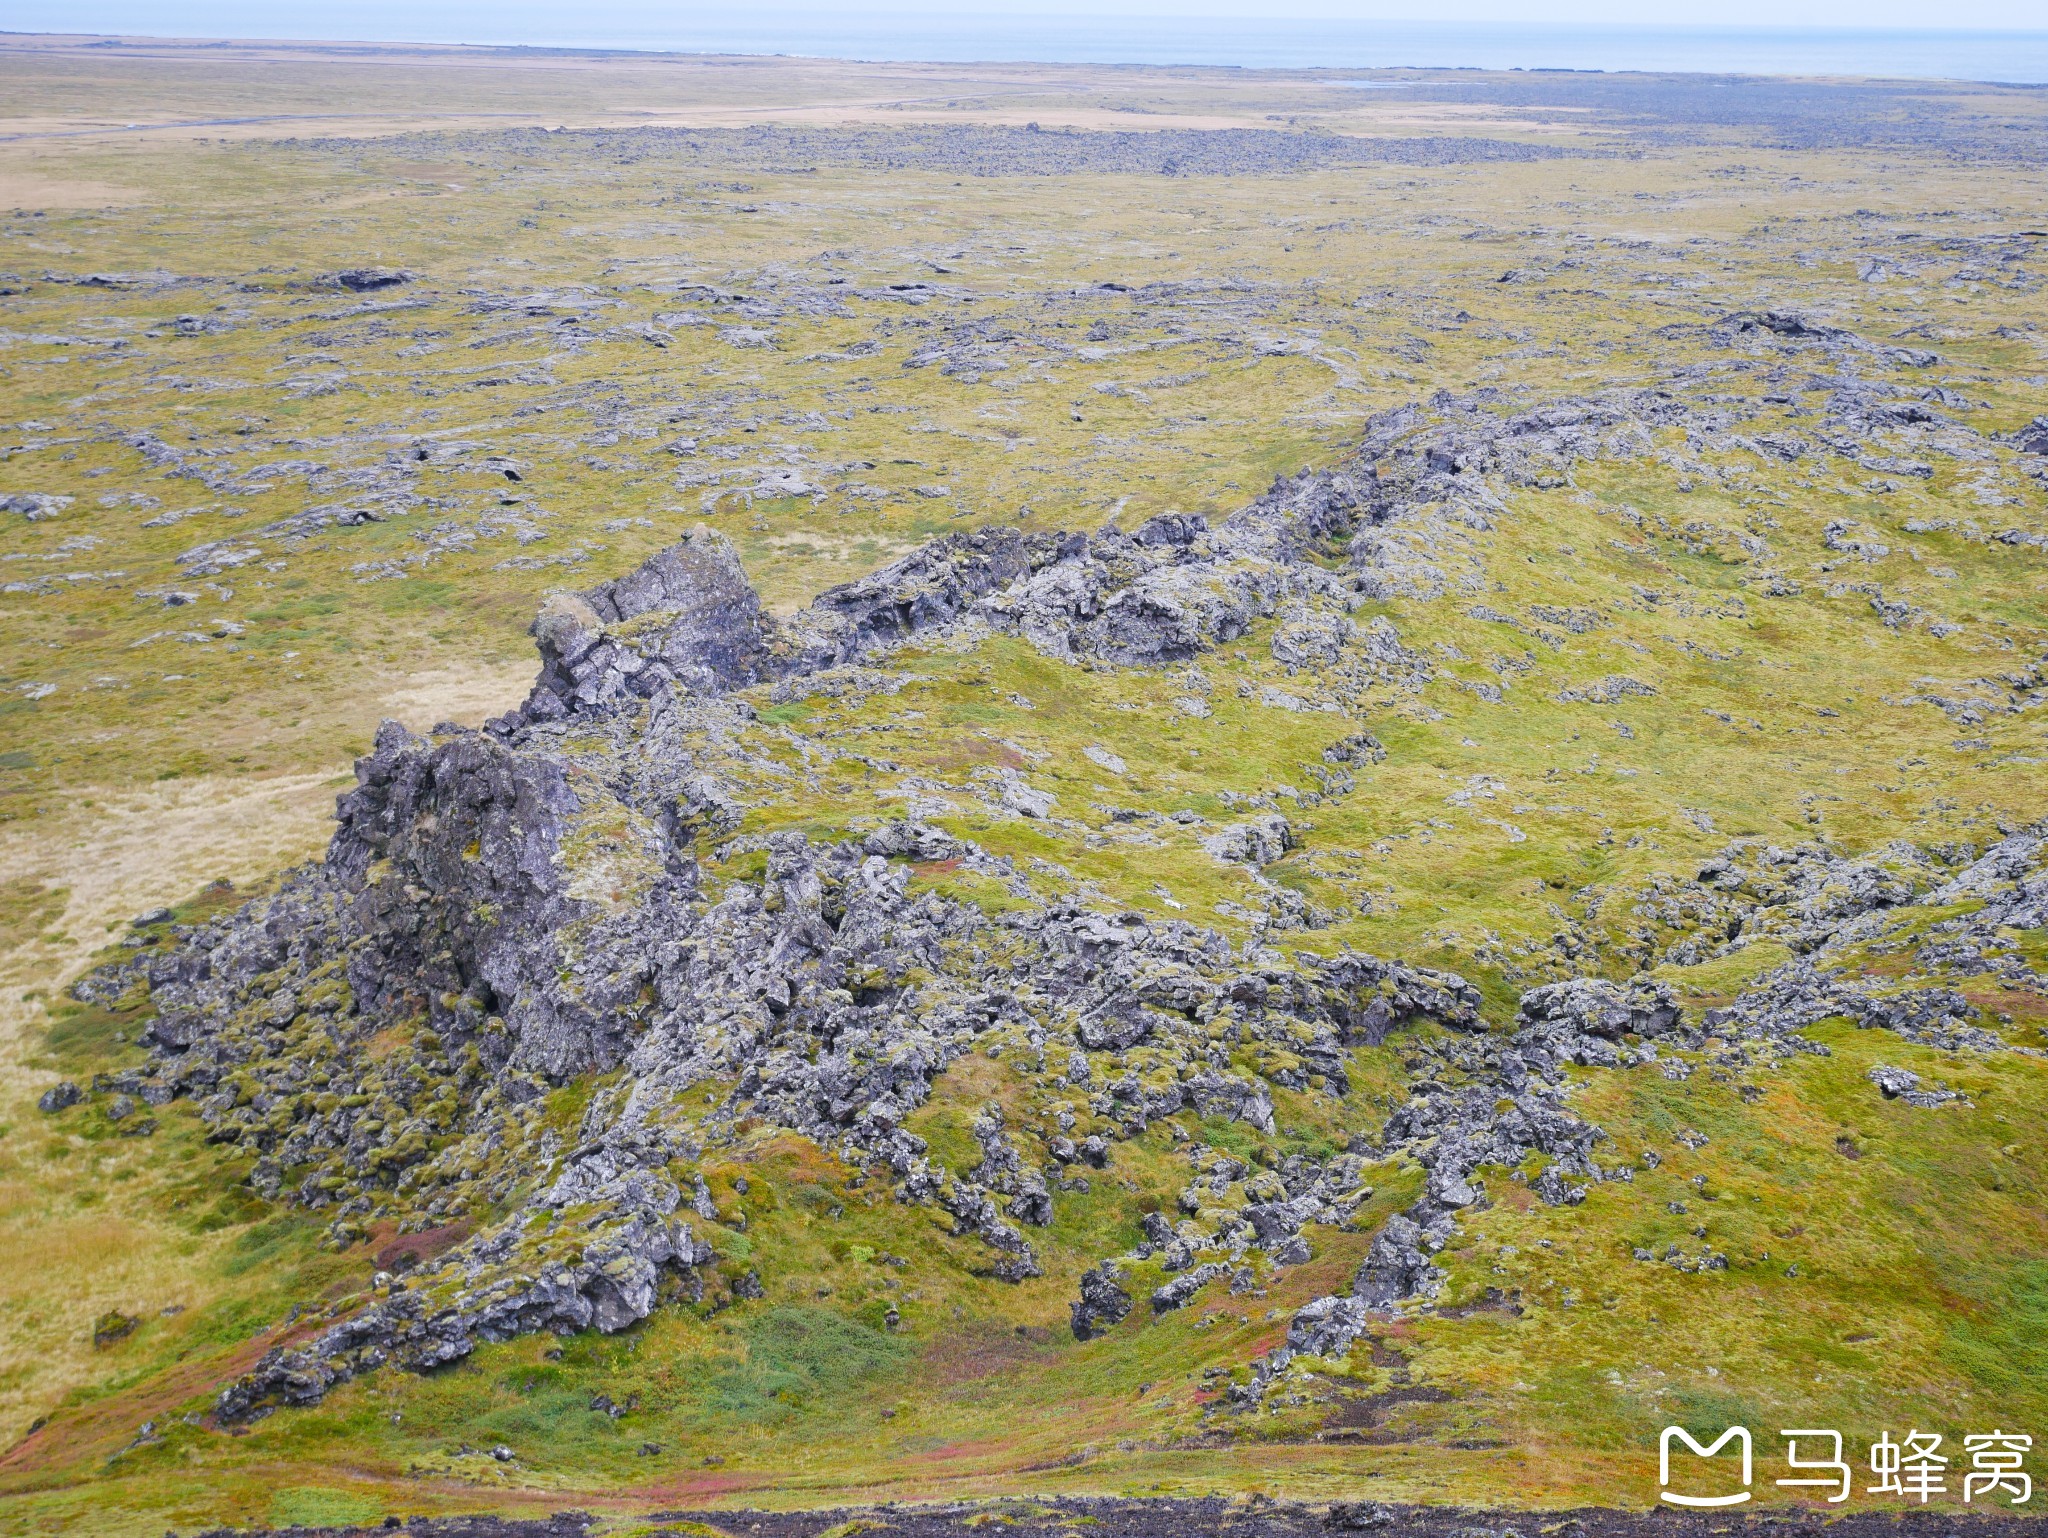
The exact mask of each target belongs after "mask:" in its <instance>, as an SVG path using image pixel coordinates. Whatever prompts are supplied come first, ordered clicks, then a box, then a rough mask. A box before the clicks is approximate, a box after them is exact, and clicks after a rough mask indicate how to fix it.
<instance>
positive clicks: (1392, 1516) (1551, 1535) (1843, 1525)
mask: <svg viewBox="0 0 2048 1538" xmlns="http://www.w3.org/2000/svg"><path fill="white" fill-rule="evenodd" d="M982 1513H988V1514H994V1515H997V1516H999V1517H1000V1518H1002V1519H1003V1532H1004V1534H1005V1538H1054V1535H1062V1538H1075V1533H1076V1529H1075V1528H1074V1527H1072V1526H1070V1525H1068V1524H1071V1523H1072V1522H1074V1521H1075V1519H1077V1518H1083V1519H1086V1520H1087V1522H1088V1527H1087V1529H1086V1531H1087V1534H1088V1538H1196V1535H1209V1534H1215V1535H1218V1538H1225V1535H1228V1538H1346V1535H1352V1534H1361V1535H1363V1534H1369V1535H1371V1538H1805V1535H1808V1534H1818V1533H1819V1532H1820V1531H1821V1530H1822V1529H1823V1528H1825V1529H1826V1530H1827V1532H1828V1538H1969V1535H1976V1538H1994V1535H2002V1538H2037V1535H2039V1534H2041V1533H2042V1532H2043V1529H2044V1526H2048V1524H2044V1522H2043V1519H2042V1518H2040V1517H2029V1516H2021V1515H2010V1514H2002V1513H1999V1512H1993V1511H1984V1512H1959V1511H1956V1510H1954V1509H1952V1508H1951V1507H1940V1506H1929V1507H1928V1508H1927V1509H1926V1510H1925V1511H1920V1510H1913V1511H1903V1512H1901V1511H1895V1510H1884V1509H1874V1508H1873V1509H1865V1510H1861V1511H1857V1510H1850V1511H1846V1512H1832V1511H1830V1512H1758V1513H1756V1514H1754V1515H1748V1516H1735V1515H1730V1514H1728V1513H1726V1512H1681V1511H1677V1510H1674V1509H1670V1508H1663V1507H1659V1508H1653V1509H1651V1510H1649V1511H1647V1512H1638V1511H1610V1510H1606V1509H1603V1508H1597V1507H1596V1508H1587V1509H1583V1510H1579V1511H1569V1512H1562V1511H1552V1512H1534V1511H1476V1510H1469V1509H1463V1508H1458V1507H1441V1506H1435V1507H1421V1506H1385V1505H1378V1504H1374V1503H1371V1502H1360V1503H1358V1504H1356V1505H1338V1506H1332V1507H1328V1508H1324V1507H1317V1506H1304V1505H1298V1504H1296V1503H1294V1502H1291V1501H1261V1500H1257V1499H1254V1500H1253V1501H1250V1502H1234V1501H1225V1500H1219V1499H1202V1500H1166V1499H1153V1500H1124V1499H1117V1498H1112V1497H1095V1498H1091V1497H1085V1496H1077V1497H1068V1498H1064V1499H1058V1500H1044V1501H1036V1500H1034V1501H1024V1500H1018V1501H1001V1502H975V1503H962V1504H956V1505H932V1506H903V1505H885V1506H868V1507H840V1508H835V1509H828V1510H819V1511H791V1512H778V1511H664V1512H657V1513H654V1514H653V1515H651V1516H649V1517H648V1518H646V1519H645V1520H646V1521H647V1522H649V1523H650V1524H652V1525H653V1526H654V1528H655V1530H656V1534H658V1533H659V1530H660V1527H661V1524H664V1523H670V1524H674V1525H675V1526H676V1527H677V1528H678V1529H682V1528H683V1525H684V1524H686V1523H702V1524H704V1525H705V1526H709V1527H714V1528H717V1529H718V1530H720V1531H721V1532H725V1533H730V1534H732V1535H733V1538H817V1535H818V1534H819V1533H822V1532H824V1531H825V1530H826V1529H827V1528H831V1527H835V1526H838V1525H839V1524H841V1523H843V1522H847V1521H851V1520H854V1519H860V1520H862V1521H865V1522H872V1523H874V1524H876V1529H877V1530H878V1532H880V1533H886V1534H887V1535H888V1538H982V1535H983V1534H984V1533H985V1532H986V1531H987V1529H986V1527H985V1526H984V1525H981V1524H977V1525H974V1526H970V1525H969V1522H968V1519H969V1518H971V1517H974V1516H976V1515H977V1514H982ZM595 1523H596V1519H595V1518H593V1517H590V1516H587V1515H585V1514H583V1513H581V1512H559V1513H557V1514H556V1515H554V1516H552V1517H548V1518H545V1519H534V1520H517V1521H507V1520H503V1519H501V1518H497V1517H441V1518H431V1519H429V1518H418V1519H414V1520H412V1521H409V1522H404V1523H402V1524H401V1523H399V1522H398V1521H397V1519H390V1520H389V1521H387V1523H386V1525H385V1526H384V1527H381V1528H347V1529H341V1528H330V1529H319V1530H317V1533H318V1535H320V1538H369V1535H371V1534H379V1535H381V1534H383V1533H386V1532H391V1531H398V1532H402V1533H404V1534H407V1535H409V1538H583V1535H584V1534H585V1533H586V1532H587V1531H588V1530H589V1529H590V1528H591V1527H593V1526H594V1525H595ZM685 1530H686V1529H685ZM290 1531H291V1532H292V1533H293V1534H294V1535H295V1538H315V1534H316V1530H314V1529H308V1528H294V1529H291V1530H290ZM203 1538H228V1534H227V1533H226V1532H225V1531H222V1532H220V1533H214V1534H207V1535H203ZM247 1538H260V1535H253V1534H251V1535H247ZM650 1538H655V1535H650Z"/></svg>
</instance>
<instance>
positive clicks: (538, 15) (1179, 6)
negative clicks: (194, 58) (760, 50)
mask: <svg viewBox="0 0 2048 1538" xmlns="http://www.w3.org/2000/svg"><path fill="white" fill-rule="evenodd" d="M877 13H884V14H893V15H896V16H901V15H905V14H928V15H931V16H934V17H945V18H953V19H955V22H956V24H957V21H958V20H959V19H963V18H966V17H971V16H975V15H985V16H991V17H993V16H1002V17H1015V16H1019V15H1034V14H1035V15H1043V16H1048V17H1052V16H1075V15H1086V16H1097V17H1103V16H1157V17H1162V18H1168V17H1173V16H1189V17H1194V16H1199V17H1217V18H1223V17H1229V18H1246V19H1259V18H1277V17H1290V18H1304V19H1308V18H1316V19H1321V18H1328V19H1344V20H1352V21H1367V20H1413V21H1428V22H1459V21H1473V22H1516V23H1521V24H1523V25H1525V26H1526V25H1531V24H1536V25H1540V24H1543V23H1568V24H1569V23H1577V24H1586V23H1594V24H1599V23H1622V24H1631V25H1638V26H1641V25H1666V26H1693V27H1698V26H1737V27H1756V26H1765V27H1910V28H1930V27H1932V28H2016V29H2040V28H2044V27H2048V0H1947V3H1946V4H1942V5H1938V6H1930V5H1928V4H1927V3H1926V0H1665V3H1663V4H1661V5H1646V4H1644V3H1643V0H1534V3H1532V0H1265V3H1258V0H886V3H883V4H875V5H865V4H847V3H843V0H842V3H833V0H823V3H812V4H809V5H804V4H788V3H778V0H768V3H764V4H751V3H746V0H712V3H706V0H575V3H574V4H570V5H566V6H565V5H564V4H563V0H350V3H348V4H345V5H333V6H326V7H321V8H318V9H317V10H316V9H314V8H311V7H299V6H294V5H291V4H289V3H287V4H284V5H278V4H276V3H274V0H271V3H262V0H0V30H8V31H45V30H62V31H102V30H104V31H120V32H130V33H153V34H156V35H159V36H179V35H182V36H215V37H219V36H231V37H249V36H265V35H268V36H296V37H330V38H373V37H401V36H413V37H417V36H422V35H427V34H434V35H442V36H458V35H459V36H464V37H471V38H475V39H477V40H479V41H482V40H485V39H489V38H494V37H510V36H516V35H522V34H530V33H532V32H533V31H535V29H536V28H545V29H546V30H548V31H550V32H554V33H561V32H565V31H568V32H574V31H578V30H581V28H582V27H585V26H587V27H588V28H589V30H590V31H591V33H592V34H593V35H595V36H607V35H617V34H618V33H619V32H620V31H621V30H622V29H633V28H645V27H648V26H652V27H655V28H657V29H659V30H661V31H663V32H668V31H674V30H687V29H688V28H689V27H690V25H691V23H692V21H693V20H694V21H703V22H709V23H711V24H712V25H713V26H715V27H718V28H719V29H721V30H723V29H727V28H730V27H731V26H732V24H733V23H734V21H735V20H736V19H738V18H740V17H744V16H752V17H758V18H763V19H766V18H770V17H774V18H777V19H780V18H785V17H792V16H796V15H802V14H813V15H829V16H832V17H834V18H836V19H837V20H838V21H839V22H840V23H841V24H842V25H845V24H848V23H851V24H854V25H858V22H859V18H860V17H862V16H863V15H875V14H877Z"/></svg>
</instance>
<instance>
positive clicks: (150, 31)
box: [8, 0, 2048, 85]
mask: <svg viewBox="0 0 2048 1538" xmlns="http://www.w3.org/2000/svg"><path fill="white" fill-rule="evenodd" d="M81 12H83V14H81ZM10 20H11V21H12V22H13V26H12V27H11V28H9V29H8V31H9V33H11V34H12V35H17V36H19V35H24V34H31V33H48V34H60V35H70V36H106V37H124V38H133V39H136V40H137V41H141V40H145V39H147V40H163V41H175V40H179V39H194V38H207V39H217V38H250V39H261V40H265V41H280V42H283V41H292V42H327V43H336V44H349V43H365V44H371V43H391V44H430V45H434V44H438V45H470V46H478V47H494V48H498V47H502V48H522V49H523V48H537V49H548V50H562V49H566V50H592V51H604V52H628V53H681V54H695V55H704V54H715V55H756V56H768V57H795V58H819V59H834V60H844V61H848V62H870V63H872V62H894V63H968V62H974V63H1013V64H1022V63H1037V64H1096V65H1104V64H1107V65H1117V64H1122V65H1140V66H1146V65H1149V66H1167V67H1182V68H1185V67H1208V68H1233V67H1234V68H1243V69H1275V70H1293V69H1312V68H1313V69H1390V68H1417V69H1487V70H1517V69H1519V70H1529V71H1550V70H1580V71H1594V72H1604V73H1624V72H1644V73H1698V74H1742V75H1797V76H1813V75H1834V76H1842V75H1848V76H1867V77H1878V78H1895V79H1896V78H1906V79H1948V80H1968V81H1978V82H1985V83H2000V84H2013V85H2048V30H2040V31H2021V30H2000V31H1988V30H1987V31H1972V30H1944V29H1933V28H1928V29H1915V30H1910V31H1909V30H1902V29H1880V28H1843V27H1783V28H1765V27H1673V26H1645V25H1631V26H1590V25H1532V24H1527V23H1519V22H1517V23H1499V24H1492V23H1459V22H1424V21H1402V22H1372V21H1334V20H1288V19H1270V20H1256V21H1254V20H1244V19H1234V18H1214V17H1195V18H1183V19H1176V20H1174V21H1172V22H1171V23H1168V22H1165V21H1163V20H1162V19H1160V18H1157V17H1131V16H1097V17H1080V16H1064V17H1030V18H1026V17H1004V16H971V15H962V14H953V15H913V14H890V13H870V14H866V15H861V16H845V15H840V14H833V13H828V12H817V13H810V12H798V11H777V10H755V11H751V12H745V11H740V10H737V9H735V10H732V11H721V12H720V13H719V14H717V15H715V16H704V15H696V16H680V17H654V16H647V15H644V14H643V15H640V16H623V15H622V16H616V17H611V16H606V15H604V14H603V13H601V12H597V11H595V10H587V11H586V12H584V13H583V14H582V15H580V16H578V17H577V18H576V19H575V20H574V21H573V22H564V21H563V20H562V19H561V13H559V12H551V13H548V14H535V15H532V16H527V15H523V14H521V13H520V12H519V11H518V10H516V9H514V8H509V7H507V8H499V9H494V10H492V11H490V12H489V13H485V12H483V11H481V10H479V11H477V13H476V14H475V15H474V16H473V17H472V16H469V15H468V13H467V12H466V11H465V10H464V9H462V8H444V9H443V10H442V11H441V12H440V13H439V15H438V16H437V17H429V16H425V15H421V14H418V13H416V12H415V11H414V10H411V9H408V8H404V7H401V6H398V5H396V4H393V3H372V4H367V5H363V6H360V7H356V8H353V9H351V10H350V11H348V12H346V13H341V12H322V13H319V14H317V15H315V16H312V17H310V18H309V19H308V20H306V21H305V22H302V23H297V24H296V25H295V24H294V21H293V19H292V18H291V17H289V16H288V15H286V14H284V13H280V12H279V11H278V10H276V8H274V7H259V6H257V5H256V4H254V3H252V0H218V3H184V4H179V3H170V4H163V3H141V0H121V3H114V4H104V5H99V6H94V7H92V8H91V9H90V10H86V8H84V7H81V6H79V5H77V4H75V3H62V0H34V3H28V4H23V5H18V6H16V7H15V8H14V10H13V15H12V16H11V17H10ZM88 24H92V25H88ZM566 29H573V30H566ZM337 33H340V34H342V35H336V34H337ZM107 46H108V47H109V50H110V51H113V50H115V49H118V48H119V47H121V46H123V44H121V43H112V44H109V45H107Z"/></svg>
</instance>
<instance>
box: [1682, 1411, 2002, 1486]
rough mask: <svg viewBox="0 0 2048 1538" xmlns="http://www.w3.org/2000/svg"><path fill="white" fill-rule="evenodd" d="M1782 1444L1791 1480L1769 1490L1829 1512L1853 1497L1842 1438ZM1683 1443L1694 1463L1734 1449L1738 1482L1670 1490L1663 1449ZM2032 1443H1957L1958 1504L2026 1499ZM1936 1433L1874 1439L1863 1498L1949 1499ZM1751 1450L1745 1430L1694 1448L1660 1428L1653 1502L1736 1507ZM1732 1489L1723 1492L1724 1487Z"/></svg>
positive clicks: (1989, 1437)
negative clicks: (1961, 1456) (1798, 1491)
mask: <svg viewBox="0 0 2048 1538" xmlns="http://www.w3.org/2000/svg"><path fill="white" fill-rule="evenodd" d="M1778 1435H1779V1436H1781V1437H1783V1438H1784V1439H1785V1466H1786V1467H1787V1468H1788V1469H1791V1470H1792V1471H1793V1472H1792V1474H1791V1475H1790V1476H1789V1477H1787V1478H1784V1479H1776V1480H1773V1481H1772V1483H1773V1484H1777V1485H1784V1486H1791V1487H1795V1488H1809V1489H1816V1490H1826V1491H1828V1492H1829V1493H1828V1494H1827V1495H1826V1496H1825V1497H1824V1499H1825V1500H1826V1501H1827V1503H1828V1504H1829V1505H1830V1506H1836V1505H1840V1504H1841V1503H1842V1502H1844V1501H1846V1500H1848V1499H1849V1497H1850V1496H1851V1495H1852V1494H1853V1493H1854V1489H1855V1483H1856V1471H1855V1470H1854V1469H1853V1468H1851V1467H1850V1466H1849V1462H1848V1459H1847V1458H1846V1457H1845V1456H1844V1453H1845V1452H1846V1444H1845V1443H1844V1441H1843V1438H1842V1433H1841V1432H1839V1431H1830V1430H1825V1429H1821V1428H1817V1427H1810V1426H1809V1427H1806V1428H1803V1429H1796V1430H1790V1431H1780V1432H1779V1433H1778ZM1674 1442H1678V1443H1682V1444H1684V1447H1685V1449H1686V1451H1688V1452H1690V1453H1692V1454H1693V1455H1694V1456H1695V1457H1699V1458H1713V1457H1716V1456H1718V1455H1719V1454H1720V1452H1721V1450H1722V1449H1723V1448H1725V1447H1728V1446H1729V1445H1730V1444H1731V1443H1732V1444H1734V1446H1735V1448H1736V1450H1737V1451H1738V1452H1739V1453H1740V1454H1741V1457H1742V1470H1741V1477H1740V1479H1739V1480H1735V1481H1730V1480H1729V1479H1728V1477H1727V1473H1726V1472H1725V1471H1724V1470H1725V1466H1724V1469H1723V1470H1716V1471H1715V1472H1716V1474H1717V1476H1718V1480H1717V1483H1718V1486H1719V1489H1720V1493H1718V1494H1714V1495H1690V1494H1686V1493H1684V1492H1683V1491H1679V1490H1674V1489H1672V1488H1671V1444H1672V1443H1674ZM2033 1445H2034V1439H2033V1438H2032V1437H2031V1436H2029V1435H2027V1434H2026V1433H2024V1432H2018V1431H2004V1430H1998V1431H1983V1432H1977V1433H1974V1434H1972V1435H1969V1436H1966V1437H1964V1438H1963V1451H1964V1452H1965V1453H1967V1454H1968V1455H1969V1461H1970V1467H1969V1470H1968V1472H1966V1473H1964V1474H1963V1477H1962V1478H1963V1487H1962V1498H1963V1499H1964V1500H1965V1501H1972V1502H1974V1501H1977V1500H1980V1499H1982V1500H2003V1501H2005V1502H2006V1504H2008V1505H2013V1506H2021V1505H2025V1504H2026V1503H2027V1502H2028V1501H2030V1500H2032V1499H2033V1495H2034V1481H2033V1478H2032V1476H2030V1475H2029V1474H2028V1473H2027V1472H2026V1461H2027V1453H2028V1451H2029V1450H2030V1449H2032V1447H2033ZM1941 1449H1942V1436H1941V1433H1939V1432H1935V1431H1921V1430H1918V1429H1917V1428H1915V1429H1912V1430H1909V1431H1907V1433H1906V1435H1905V1438H1904V1440H1903V1441H1893V1440H1892V1434H1891V1432H1889V1431H1884V1432H1880V1433H1879V1434H1878V1437H1877V1440H1876V1441H1874V1442H1872V1443H1871V1444H1870V1458H1869V1462H1870V1472H1871V1474H1872V1476H1873V1478H1874V1480H1875V1482H1874V1483H1872V1484H1868V1485H1865V1486H1864V1491H1865V1493H1866V1494H1869V1495H1896V1496H1901V1497H1903V1498H1904V1499H1906V1500H1909V1501H1915V1500H1917V1501H1918V1502H1919V1503H1920V1504H1921V1505H1923V1506H1924V1505H1926V1504H1927V1503H1928V1502H1929V1501H1930V1500H1932V1499H1933V1498H1934V1497H1935V1496H1939V1495H1947V1494H1949V1493H1950V1492H1949V1485H1948V1471H1949V1461H1950V1460H1949V1455H1948V1454H1947V1453H1944V1452H1943V1451H1942V1450H1941ZM1755 1472H1756V1469H1755V1448H1754V1445H1753V1444H1752V1442H1751V1440H1750V1435H1749V1428H1748V1427H1747V1426H1730V1427H1728V1428H1727V1429H1726V1430H1725V1431H1723V1432H1722V1433H1721V1434H1720V1435H1719V1436H1717V1437H1715V1438H1714V1439H1713V1440H1712V1441H1711V1442H1705V1443H1702V1442H1700V1441H1699V1440H1698V1439H1696V1438H1695V1437H1694V1436H1693V1434H1692V1433H1691V1432H1690V1431H1687V1430H1686V1429H1685V1428H1684V1427H1683V1426H1666V1427H1665V1428H1664V1432H1663V1435H1662V1436H1660V1437H1659V1438H1658V1439H1657V1499H1658V1500H1660V1501H1664V1502H1667V1503H1668V1504H1670V1505H1673V1506H1739V1505H1741V1504H1742V1503H1743V1502H1744V1501H1747V1500H1748V1499H1749V1498H1750V1496H1751V1494H1752V1493H1753V1492H1752V1490H1751V1485H1752V1484H1753V1483H1754V1480H1755ZM1731 1483H1732V1485H1733V1488H1730V1485H1731Z"/></svg>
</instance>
